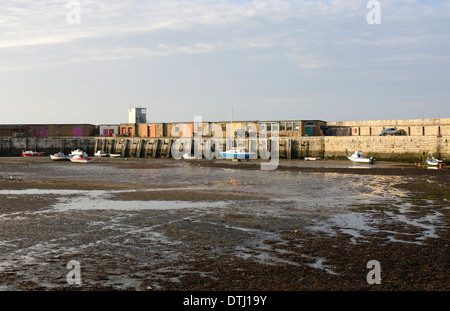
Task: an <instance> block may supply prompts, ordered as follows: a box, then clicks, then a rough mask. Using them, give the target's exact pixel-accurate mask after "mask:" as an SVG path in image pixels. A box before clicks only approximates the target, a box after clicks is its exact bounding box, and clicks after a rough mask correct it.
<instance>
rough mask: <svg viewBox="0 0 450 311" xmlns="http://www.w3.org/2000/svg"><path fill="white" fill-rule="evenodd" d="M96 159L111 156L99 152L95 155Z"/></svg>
mask: <svg viewBox="0 0 450 311" xmlns="http://www.w3.org/2000/svg"><path fill="white" fill-rule="evenodd" d="M94 157H99V158H105V157H109V154H107V153H105V152H103V151H101V150H98V151H97V152H96V153H94Z"/></svg>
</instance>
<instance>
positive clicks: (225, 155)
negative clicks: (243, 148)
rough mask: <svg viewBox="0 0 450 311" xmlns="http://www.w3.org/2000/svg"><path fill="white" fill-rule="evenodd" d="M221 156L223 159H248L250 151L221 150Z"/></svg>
mask: <svg viewBox="0 0 450 311" xmlns="http://www.w3.org/2000/svg"><path fill="white" fill-rule="evenodd" d="M220 154H221V156H222V157H223V158H225V159H250V156H251V154H250V153H229V152H221V153H220Z"/></svg>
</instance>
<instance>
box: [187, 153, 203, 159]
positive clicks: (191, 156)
mask: <svg viewBox="0 0 450 311" xmlns="http://www.w3.org/2000/svg"><path fill="white" fill-rule="evenodd" d="M183 159H185V160H195V159H201V157H196V156H195V155H191V154H190V153H185V154H183Z"/></svg>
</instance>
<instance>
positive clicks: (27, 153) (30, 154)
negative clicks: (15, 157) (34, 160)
mask: <svg viewBox="0 0 450 311" xmlns="http://www.w3.org/2000/svg"><path fill="white" fill-rule="evenodd" d="M45 155H46V154H45V152H35V151H25V152H22V156H24V157H43V156H45Z"/></svg>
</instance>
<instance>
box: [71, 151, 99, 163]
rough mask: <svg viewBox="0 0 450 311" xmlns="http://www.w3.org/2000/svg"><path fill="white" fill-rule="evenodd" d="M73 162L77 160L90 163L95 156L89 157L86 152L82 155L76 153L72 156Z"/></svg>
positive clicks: (77, 161)
mask: <svg viewBox="0 0 450 311" xmlns="http://www.w3.org/2000/svg"><path fill="white" fill-rule="evenodd" d="M70 161H71V162H75V163H90V162H92V161H94V159H93V158H91V157H89V156H88V155H87V154H86V153H85V152H83V154H81V155H78V154H77V155H74V156H72V157H71V158H70Z"/></svg>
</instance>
